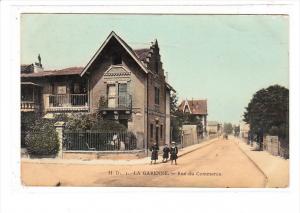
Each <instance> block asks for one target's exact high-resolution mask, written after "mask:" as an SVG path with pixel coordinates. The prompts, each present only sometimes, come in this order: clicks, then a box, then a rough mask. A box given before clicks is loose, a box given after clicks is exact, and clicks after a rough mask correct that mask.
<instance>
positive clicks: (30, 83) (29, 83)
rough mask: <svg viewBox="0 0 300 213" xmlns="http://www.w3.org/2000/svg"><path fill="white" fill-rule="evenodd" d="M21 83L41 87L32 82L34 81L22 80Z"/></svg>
mask: <svg viewBox="0 0 300 213" xmlns="http://www.w3.org/2000/svg"><path fill="white" fill-rule="evenodd" d="M21 85H32V86H36V87H41V85H38V84H35V83H32V82H21Z"/></svg>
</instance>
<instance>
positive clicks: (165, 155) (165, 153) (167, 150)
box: [162, 144, 170, 163]
mask: <svg viewBox="0 0 300 213" xmlns="http://www.w3.org/2000/svg"><path fill="white" fill-rule="evenodd" d="M169 153H170V148H169V146H168V144H165V147H164V149H163V161H162V162H163V163H165V162H167V161H168V159H169Z"/></svg>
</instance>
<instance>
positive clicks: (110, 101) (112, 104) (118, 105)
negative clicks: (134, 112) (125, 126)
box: [100, 94, 132, 110]
mask: <svg viewBox="0 0 300 213" xmlns="http://www.w3.org/2000/svg"><path fill="white" fill-rule="evenodd" d="M131 108H132V96H131V95H129V94H125V95H118V96H111V97H104V96H102V97H101V98H100V109H102V110H109V109H113V110H116V109H121V110H122V109H125V110H128V109H131Z"/></svg>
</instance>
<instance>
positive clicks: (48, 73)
mask: <svg viewBox="0 0 300 213" xmlns="http://www.w3.org/2000/svg"><path fill="white" fill-rule="evenodd" d="M82 70H83V67H68V68H65V69H61V70H49V71H41V72H37V73H22V74H21V77H25V78H26V77H30V78H31V77H47V76H61V75H79V74H80V73H81V71H82Z"/></svg>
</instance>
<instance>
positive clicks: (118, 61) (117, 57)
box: [112, 53, 122, 65]
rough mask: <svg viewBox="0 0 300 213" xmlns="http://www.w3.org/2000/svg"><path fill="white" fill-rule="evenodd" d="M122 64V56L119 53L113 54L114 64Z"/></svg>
mask: <svg viewBox="0 0 300 213" xmlns="http://www.w3.org/2000/svg"><path fill="white" fill-rule="evenodd" d="M119 64H122V57H121V55H119V54H118V53H115V54H113V56H112V65H119Z"/></svg>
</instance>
